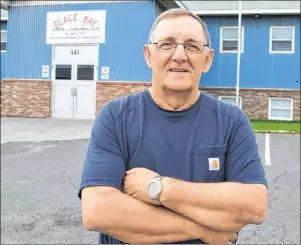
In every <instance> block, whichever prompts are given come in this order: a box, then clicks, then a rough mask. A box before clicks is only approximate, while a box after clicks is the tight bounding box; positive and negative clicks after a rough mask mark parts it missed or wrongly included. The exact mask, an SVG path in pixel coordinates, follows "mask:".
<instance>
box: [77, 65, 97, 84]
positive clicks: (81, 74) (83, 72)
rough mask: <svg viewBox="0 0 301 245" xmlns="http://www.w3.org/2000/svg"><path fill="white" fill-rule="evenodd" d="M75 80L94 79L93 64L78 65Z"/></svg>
mask: <svg viewBox="0 0 301 245" xmlns="http://www.w3.org/2000/svg"><path fill="white" fill-rule="evenodd" d="M77 80H91V81H93V80H94V65H78V66H77Z"/></svg>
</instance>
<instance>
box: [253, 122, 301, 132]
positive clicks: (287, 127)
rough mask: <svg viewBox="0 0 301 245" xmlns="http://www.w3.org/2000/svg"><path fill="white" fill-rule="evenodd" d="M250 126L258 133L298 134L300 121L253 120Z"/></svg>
mask: <svg viewBox="0 0 301 245" xmlns="http://www.w3.org/2000/svg"><path fill="white" fill-rule="evenodd" d="M251 124H252V127H253V129H254V131H255V132H258V133H290V134H300V121H270V120H269V121H255V120H251Z"/></svg>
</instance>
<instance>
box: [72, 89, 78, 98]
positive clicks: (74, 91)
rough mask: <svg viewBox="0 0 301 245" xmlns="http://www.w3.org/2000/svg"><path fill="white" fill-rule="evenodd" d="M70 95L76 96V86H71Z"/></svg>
mask: <svg viewBox="0 0 301 245" xmlns="http://www.w3.org/2000/svg"><path fill="white" fill-rule="evenodd" d="M71 96H72V97H74V96H77V89H76V88H71Z"/></svg>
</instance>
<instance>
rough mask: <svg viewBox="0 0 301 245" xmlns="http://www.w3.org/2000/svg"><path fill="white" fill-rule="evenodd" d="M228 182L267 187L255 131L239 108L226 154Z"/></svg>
mask: <svg viewBox="0 0 301 245" xmlns="http://www.w3.org/2000/svg"><path fill="white" fill-rule="evenodd" d="M226 177H227V181H228V182H240V183H248V184H263V185H265V186H266V187H267V188H268V185H267V180H266V176H265V171H264V168H263V165H262V161H261V157H260V155H259V151H258V145H257V142H256V137H255V133H254V131H253V128H252V126H251V123H250V121H249V119H248V117H247V116H246V114H245V113H244V112H243V111H241V110H239V111H238V120H237V123H236V124H235V128H234V131H233V134H232V137H231V140H230V142H229V148H228V153H227V156H226Z"/></svg>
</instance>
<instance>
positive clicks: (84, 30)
mask: <svg viewBox="0 0 301 245" xmlns="http://www.w3.org/2000/svg"><path fill="white" fill-rule="evenodd" d="M105 29H106V11H105V10H89V11H68V12H48V13H47V30H46V31H47V33H46V43H47V44H63V43H104V42H105Z"/></svg>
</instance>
